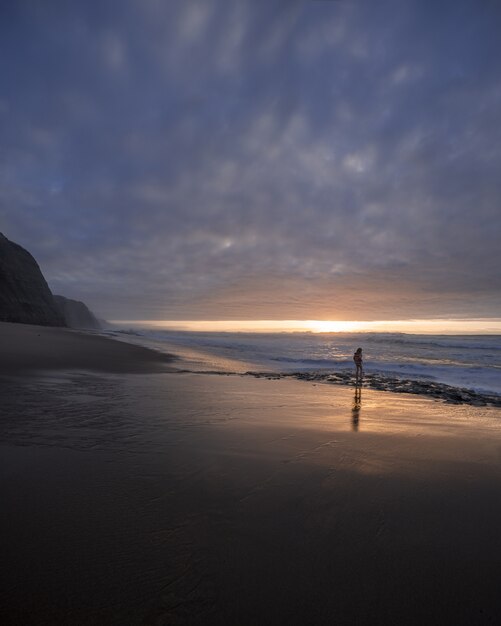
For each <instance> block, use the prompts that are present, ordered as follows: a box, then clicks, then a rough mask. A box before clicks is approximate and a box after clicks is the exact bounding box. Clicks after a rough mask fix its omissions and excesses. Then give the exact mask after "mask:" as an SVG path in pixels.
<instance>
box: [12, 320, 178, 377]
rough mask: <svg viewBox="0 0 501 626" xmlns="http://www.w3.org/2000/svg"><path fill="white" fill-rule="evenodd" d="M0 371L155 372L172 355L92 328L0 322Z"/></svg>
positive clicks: (14, 372)
mask: <svg viewBox="0 0 501 626" xmlns="http://www.w3.org/2000/svg"><path fill="white" fill-rule="evenodd" d="M0 348H1V349H0V374H17V373H22V372H29V371H36V370H39V371H43V370H63V369H67V370H75V369H81V370H93V371H100V372H115V373H118V372H135V373H152V372H161V371H166V369H167V364H169V363H171V362H172V360H173V357H172V356H169V355H165V354H161V353H159V352H155V351H153V350H147V349H145V348H142V347H140V346H133V345H130V344H127V343H122V342H119V341H114V340H112V339H110V338H108V337H104V336H102V335H99V334H98V333H92V332H89V331H87V332H86V331H77V330H71V329H69V328H52V327H47V326H32V325H29V324H10V323H8V322H0Z"/></svg>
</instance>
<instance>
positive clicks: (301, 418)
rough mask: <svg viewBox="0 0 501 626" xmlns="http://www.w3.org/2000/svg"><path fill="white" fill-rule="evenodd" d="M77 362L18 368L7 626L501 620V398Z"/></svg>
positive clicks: (1, 608)
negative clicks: (481, 402) (478, 399)
mask: <svg viewBox="0 0 501 626" xmlns="http://www.w3.org/2000/svg"><path fill="white" fill-rule="evenodd" d="M20 332H21V331H20ZM92 339H94V338H92ZM82 341H83V339H82ZM99 345H102V346H103V347H104V345H105V344H101V343H100V344H99ZM106 345H107V344H106ZM93 346H94V348H95V347H96V346H97V344H93ZM106 349H107V348H106ZM131 355H132V353H130V355H129V356H130V358H133V357H132V356H131ZM142 358H144V355H143V357H142ZM130 367H132V366H130ZM64 370H65V371H64V372H60V371H56V370H55V369H47V370H45V372H43V373H39V372H37V375H33V374H30V375H27V374H23V375H17V376H4V377H2V378H0V384H1V385H2V406H1V412H0V435H1V441H2V444H1V445H0V476H1V478H0V499H1V502H2V533H1V537H2V543H3V545H2V548H1V554H2V570H3V574H4V576H5V582H4V583H3V584H2V585H1V586H0V620H1V622H2V624H23V626H24V625H26V624H30V625H32V624H78V625H86V624H89V625H90V624H99V625H103V624H117V625H118V624H120V625H123V624H127V625H134V624H138V625H139V624H151V625H160V624H162V625H163V624H165V625H167V624H186V625H188V624H189V625H195V626H197V625H200V626H201V625H209V626H211V625H216V624H217V625H220V624H231V625H235V624H238V625H244V626H245V625H249V626H250V625H258V624H259V625H261V624H264V625H267V624H270V625H271V624H278V625H281V624H284V625H290V624H293V625H296V624H297V625H303V624H315V625H316V624H320V625H322V624H329V625H331V624H341V625H344V624H346V625H351V624H357V625H369V624H370V625H374V624H376V625H378V624H381V625H383V624H384V625H385V626H387V625H389V624H406V625H407V624H411V625H413V624H416V625H417V624H419V625H422V624H427V625H428V624H441V625H443V624H450V625H451V626H452V625H463V624H464V625H468V626H470V625H472V624H494V623H497V622H498V621H499V615H500V614H501V599H500V595H499V588H500V583H501V573H500V568H499V560H500V556H501V533H500V532H499V528H501V501H500V499H499V493H500V490H501V419H500V418H501V411H500V410H499V409H496V408H490V407H482V408H477V407H472V406H467V405H460V406H449V405H446V404H443V403H441V402H434V401H432V400H429V399H426V398H420V397H418V396H405V395H398V394H392V393H388V392H381V391H373V390H362V397H361V398H360V399H357V400H356V399H355V397H354V391H353V390H352V389H350V388H348V387H340V386H331V385H325V384H314V383H311V382H303V381H297V380H293V379H288V380H266V379H254V378H251V377H238V376H231V377H227V376H209V375H201V374H186V373H185V374H178V373H156V374H148V375H141V376H138V375H135V374H126V373H117V372H116V371H115V372H112V373H108V374H103V373H102V372H97V371H94V372H93V371H91V370H88V371H87V372H83V371H80V369H79V368H76V369H74V370H73V371H71V370H70V369H68V368H66V367H65V368H64ZM19 371H21V370H18V372H19ZM130 371H133V370H130Z"/></svg>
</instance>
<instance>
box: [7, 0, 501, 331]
mask: <svg viewBox="0 0 501 626" xmlns="http://www.w3.org/2000/svg"><path fill="white" fill-rule="evenodd" d="M500 32H501V5H500V4H499V2H498V1H497V0H483V1H482V2H478V1H476V0H471V1H467V2H464V1H462V0H454V1H452V2H449V1H447V0H441V1H440V2H436V1H427V0H415V1H412V0H389V1H387V0H380V1H378V2H374V1H373V0H367V1H366V0H120V1H108V0H80V1H71V0H44V1H43V2H39V1H38V0H16V1H15V2H2V3H1V5H0V77H1V80H0V231H1V232H3V233H4V234H5V235H6V236H7V237H8V238H10V239H12V240H14V241H16V242H18V243H20V244H21V245H23V246H25V247H26V248H27V249H28V250H30V252H31V253H32V254H33V255H34V256H35V257H36V259H37V260H38V262H39V264H40V266H41V268H42V270H43V272H44V274H45V276H46V278H47V280H48V282H49V284H50V286H51V288H52V290H53V291H54V292H55V293H62V294H64V295H66V296H69V297H75V298H78V299H83V300H85V301H86V302H87V303H88V304H89V306H90V307H91V308H93V309H94V310H95V311H96V313H98V314H99V315H101V316H103V317H106V318H108V319H332V320H336V319H342V320H374V319H376V320H384V319H405V318H416V317H419V318H425V317H456V318H465V317H476V318H478V317H501V313H500V311H501V274H500V265H501V253H500V250H501V245H500V242H501V236H500V235H501V232H500V231H501V227H500V224H501V37H500V36H499V33H500Z"/></svg>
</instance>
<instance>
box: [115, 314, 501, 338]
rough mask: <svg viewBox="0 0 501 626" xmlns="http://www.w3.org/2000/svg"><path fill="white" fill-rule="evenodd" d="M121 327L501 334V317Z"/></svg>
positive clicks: (164, 323)
mask: <svg viewBox="0 0 501 626" xmlns="http://www.w3.org/2000/svg"><path fill="white" fill-rule="evenodd" d="M110 324H116V325H119V326H123V325H130V326H136V327H137V326H140V327H143V328H144V327H146V328H150V329H157V330H177V331H192V332H250V333H266V332H284V333H291V332H311V333H342V332H353V333H367V332H389V333H391V332H396V333H398V332H402V333H405V332H407V333H411V334H412V333H416V334H479V335H488V334H501V318H468V319H457V318H435V319H407V320H353V321H348V320H311V319H310V320H110Z"/></svg>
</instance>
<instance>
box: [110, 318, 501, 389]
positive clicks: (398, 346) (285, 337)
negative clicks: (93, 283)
mask: <svg viewBox="0 0 501 626" xmlns="http://www.w3.org/2000/svg"><path fill="white" fill-rule="evenodd" d="M121 332H122V333H125V334H128V335H130V336H133V337H134V340H135V341H134V343H143V344H145V345H148V346H150V347H155V348H157V349H159V350H163V351H174V352H176V349H177V351H178V352H179V353H180V354H181V355H183V354H189V353H190V351H191V353H192V354H193V352H196V354H197V355H198V356H199V358H203V357H200V355H205V365H206V366H207V367H210V366H211V365H214V364H216V363H217V364H221V363H224V364H225V367H226V369H230V370H231V369H232V366H231V364H233V365H234V366H235V370H236V371H244V370H245V369H252V370H253V371H271V372H277V373H280V372H284V373H288V372H314V371H319V372H326V371H335V372H340V371H346V370H349V369H353V368H354V364H353V353H354V352H355V350H356V349H357V348H359V347H361V348H362V349H363V355H364V368H365V370H366V371H367V372H369V373H374V374H383V375H390V376H394V377H397V378H401V379H410V380H425V381H426V380H428V381H430V382H440V383H445V384H448V385H452V386H454V387H466V388H468V389H474V390H475V391H479V392H486V393H493V392H494V393H497V394H501V335H417V334H416V335H415V334H406V333H242V332H240V333H235V332H231V333H230V332H228V333H222V332H188V331H183V332H181V331H172V330H151V329H141V328H134V329H130V330H124V329H122V331H121ZM239 364H241V367H238V365H239Z"/></svg>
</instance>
